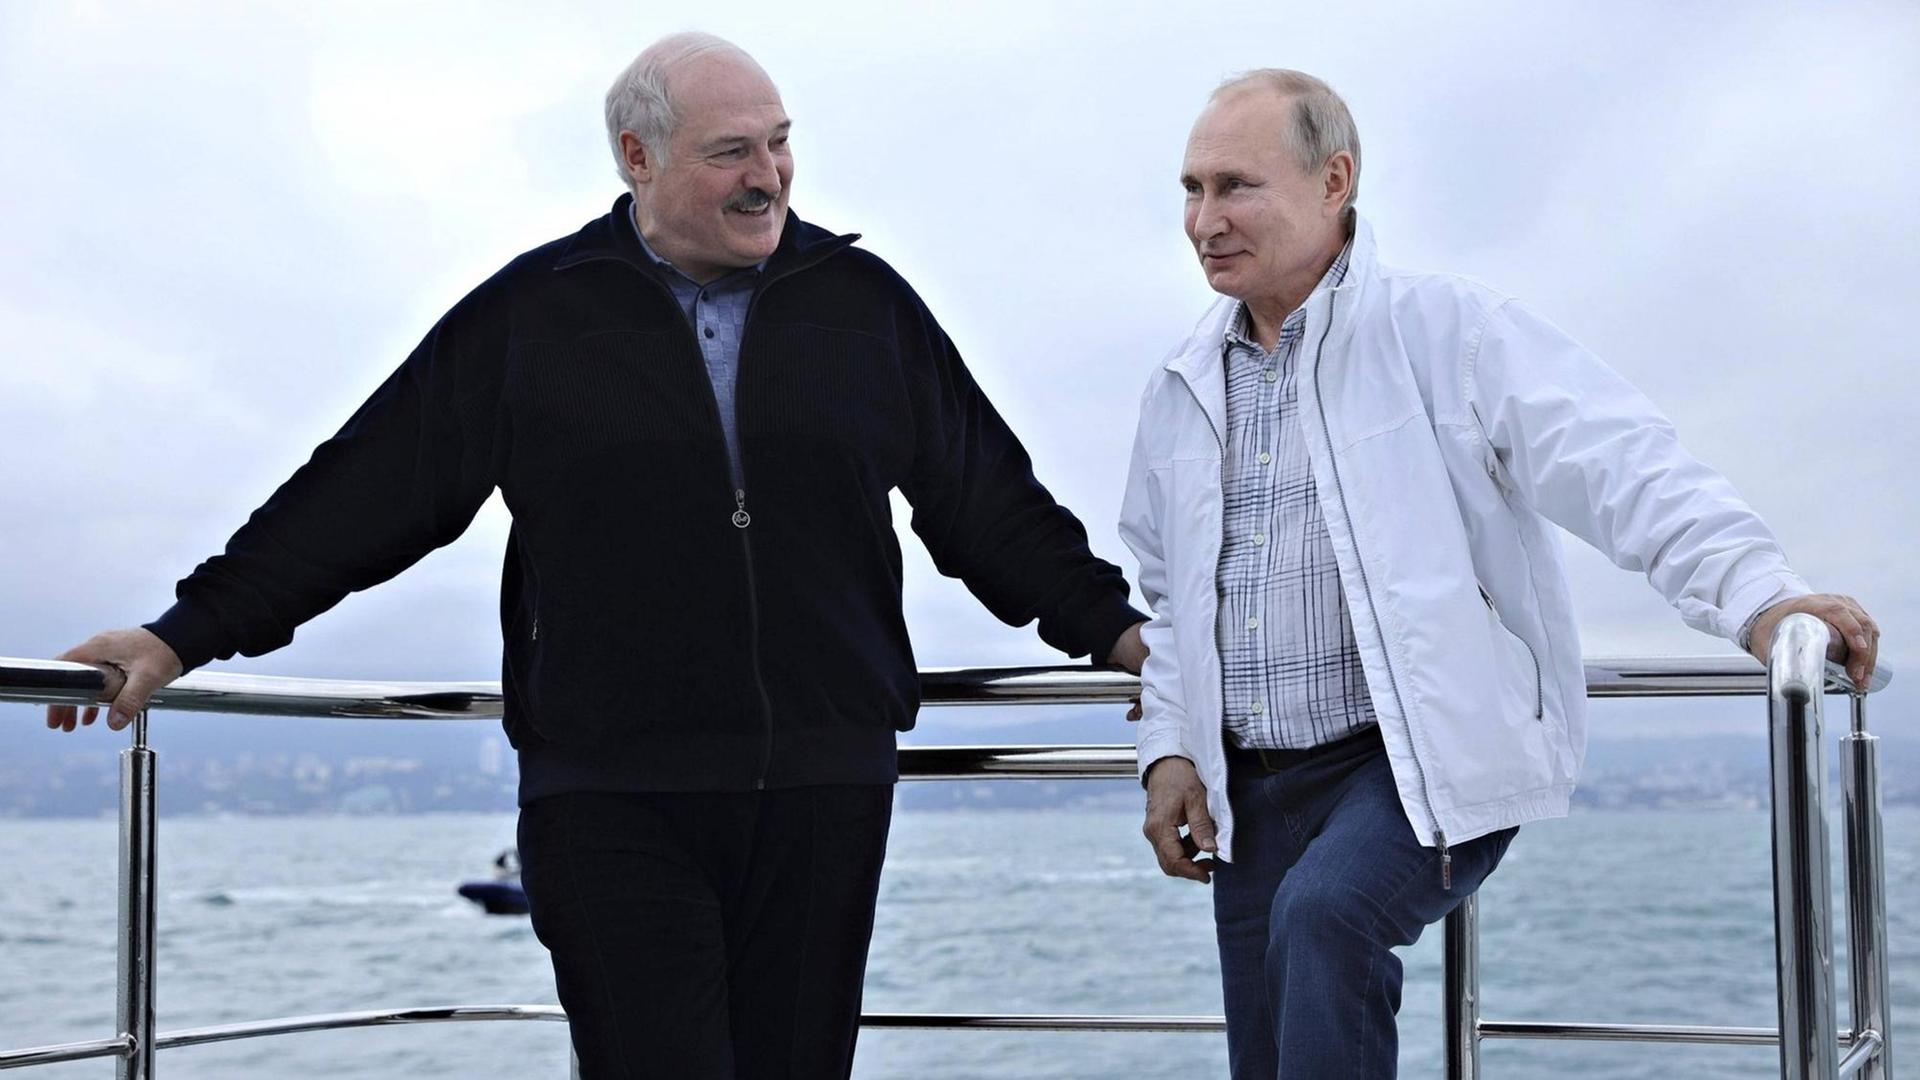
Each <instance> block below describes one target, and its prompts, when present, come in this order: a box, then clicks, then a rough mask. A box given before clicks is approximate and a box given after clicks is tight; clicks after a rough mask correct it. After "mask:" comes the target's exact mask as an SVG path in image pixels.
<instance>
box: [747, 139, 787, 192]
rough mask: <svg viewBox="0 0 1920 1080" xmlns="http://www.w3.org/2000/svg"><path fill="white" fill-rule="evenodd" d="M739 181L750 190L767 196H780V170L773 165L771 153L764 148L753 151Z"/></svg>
mask: <svg viewBox="0 0 1920 1080" xmlns="http://www.w3.org/2000/svg"><path fill="white" fill-rule="evenodd" d="M741 179H742V182H744V183H745V184H746V186H748V187H750V188H758V189H759V190H761V191H764V192H766V193H767V194H769V195H778V194H780V169H779V167H778V166H777V165H775V163H774V160H773V151H772V150H769V149H767V148H766V147H764V146H762V147H759V148H757V149H756V150H754V152H753V159H752V160H751V161H749V162H748V163H747V173H746V175H745V176H744V177H742V178H741Z"/></svg>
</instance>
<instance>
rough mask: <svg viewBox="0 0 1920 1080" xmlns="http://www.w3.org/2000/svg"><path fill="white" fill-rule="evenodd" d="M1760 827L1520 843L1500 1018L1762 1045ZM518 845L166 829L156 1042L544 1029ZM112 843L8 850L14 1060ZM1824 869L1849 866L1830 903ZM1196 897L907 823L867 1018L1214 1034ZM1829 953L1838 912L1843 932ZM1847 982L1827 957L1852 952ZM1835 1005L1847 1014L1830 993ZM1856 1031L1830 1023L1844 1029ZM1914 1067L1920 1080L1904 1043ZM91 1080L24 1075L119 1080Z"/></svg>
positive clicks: (186, 1055)
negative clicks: (1172, 1027) (479, 888)
mask: <svg viewBox="0 0 1920 1080" xmlns="http://www.w3.org/2000/svg"><path fill="white" fill-rule="evenodd" d="M1916 825H1920V810H1916V809H1911V808H1897V809H1894V810H1890V811H1889V813H1888V816H1887V822H1886V836H1887V877H1888V886H1889V898H1888V904H1887V909H1888V916H1889V919H1890V926H1889V938H1890V945H1891V948H1890V957H1891V966H1892V971H1893V980H1894V1002H1895V1019H1896V1026H1895V1031H1894V1037H1895V1040H1896V1047H1898V1046H1902V1045H1906V1043H1905V1040H1904V1038H1903V1037H1909V1036H1910V1037H1912V1038H1920V1034H1916V1033H1920V843H1917V842H1916V838H1917V837H1920V833H1917V832H1916V829H1915V826H1916ZM1768 835H1769V826H1768V820H1767V817H1766V815H1765V814H1764V813H1754V812H1742V811H1691V812H1681V811H1673V812H1667V811H1659V812H1655V811H1639V812H1585V813H1576V815H1575V816H1574V817H1573V818H1571V819H1569V820H1566V821H1561V822H1549V823H1542V824H1539V825H1535V826H1531V827H1529V828H1527V829H1523V830H1522V831H1521V834H1520V837H1519V839H1518V840H1517V841H1516V842H1515V844H1514V846H1513V848H1512V850H1511V851H1510V853H1509V854H1508V856H1507V859H1506V862H1505V864H1504V865H1503V866H1502V867H1501V869H1500V870H1499V872H1498V873H1496V874H1495V875H1494V876H1493V878H1492V879H1491V880H1490V882H1489V883H1488V885H1487V886H1486V888H1485V889H1484V890H1483V891H1482V894H1481V912H1482V914H1481V927H1482V944H1481V966H1482V986H1483V991H1484V992H1483V1002H1484V1004H1483V1011H1484V1015H1485V1016H1486V1017H1487V1018H1489V1019H1502V1020H1583V1021H1596V1020H1599V1021H1619V1022H1639V1023H1694V1024H1728V1025H1743V1026H1754V1027H1771V1026H1773V1025H1774V1023H1775V1016H1774V1008H1775V1005H1774V990H1773V964H1774V960H1773V919H1772V909H1771V900H1770V891H1769V890H1770V884H1769V883H1770V871H1769V863H1768ZM512 837H513V818H512V816H511V815H501V814H473V815H423V816H397V817H310V818H287V817H262V818H191V817H180V816H175V817H167V816H163V817H162V819H161V824H160V875H161V876H160V885H161V894H160V899H159V920H160V922H159V969H158V979H159V985H158V998H157V1002H158V1009H159V1016H160V1025H161V1028H162V1030H163V1031H167V1030H175V1029H179V1028H186V1027H195V1026H200V1025H206V1024H218V1023H227V1022H233V1021H241V1020H250V1019H261V1018H266V1017H276V1016H291V1015H301V1014H310V1013H320V1012H333V1011H342V1010H352V1009H373V1008H387V1007H400V1006H428V1005H446V1004H455V1003H461V1004H500V1003H548V1002H552V1001H553V1000H554V995H553V987H552V981H551V974H550V971H549V969H548V967H547V963H546V957H545V954H544V952H543V951H542V950H541V947H540V944H539V942H538V941H536V940H535V938H534V936H533V932H532V930H531V929H530V927H529V926H528V924H527V921H526V919H524V918H514V917H500V916H486V915H483V914H481V913H480V911H479V910H478V909H477V908H475V907H473V906H472V905H471V904H469V903H467V902H466V901H464V900H461V899H459V898H458V897H456V896H455V895H454V891H453V890H454V887H455V886H456V885H457V884H458V883H459V882H460V881H462V880H464V879H472V878H484V877H486V876H487V874H488V872H489V870H490V862H491V859H492V857H493V856H494V854H495V853H496V852H497V851H498V850H499V849H500V848H502V847H504V846H506V845H507V844H509V843H510V842H511V840H512ZM116 844H117V834H116V828H115V825H114V824H113V822H111V821H48V820H11V821H4V822H0V1047H6V1048H20V1047H24V1046H31V1045H42V1044H47V1043H59V1042H68V1041H77V1040H82V1039H90V1038H99V1037H103V1036H106V1035H109V1034H111V1033H112V1031H113V1026H114V1025H113V1017H114V983H115V960H114V935H115V919H116V901H115V895H114V891H115V877H114V875H115V871H114V859H115V850H116ZM1839 855H1840V848H1839V846H1838V844H1837V842H1836V844H1835V847H1834V857H1835V864H1836V867H1835V872H1836V876H1837V874H1838V863H1839ZM1210 911H1211V909H1210V906H1209V898H1208V894H1207V888H1206V887H1205V886H1203V885H1199V884H1195V883H1192V882H1186V881H1175V880H1172V879H1168V878H1165V877H1162V876H1161V875H1160V873H1159V871H1158V869H1157V868H1156V867H1155V865H1154V862H1153V859H1152V856H1151V854H1150V852H1149V851H1148V849H1147V846H1146V843H1145V841H1143V840H1142V839H1141V838H1140V833H1139V817H1138V813H1137V812H1136V811H1134V810H1132V809H1098V810H1095V809H1078V810H982V811H939V812H933V811H911V812H903V813H900V814H898V815H897V816H896V817H895V820H894V830H893V837H892V843H891V846H890V851H889V855H888V861H887V869H886V875H885V880H884V885H883V888H882V894H881V901H880V913H879V918H878V925H877V927H876V930H875V934H874V944H873V951H872V956H871V961H870V964H869V968H868V977H867V993H866V1007H867V1008H868V1010H870V1011H876V1012H880V1011H884V1012H905V1011H925V1012H986V1013H1000V1012H1069V1013H1152V1014H1182V1015H1190V1014H1217V1013H1218V1012H1219V1011H1220V991H1219V986H1218V971H1219V966H1218V962H1217V959H1216V957H1215V953H1214V946H1213V937H1212V930H1211V922H1210V919H1211V915H1210ZM1835 916H1836V920H1837V921H1838V922H1839V923H1840V925H1839V927H1837V928H1836V936H1837V937H1838V939H1839V940H1841V941H1844V936H1843V935H1844V907H1843V906H1842V905H1838V904H1836V907H1835ZM1439 937H1440V933H1439V930H1438V928H1435V929H1434V930H1433V931H1431V932H1429V934H1428V935H1427V937H1426V938H1424V939H1423V940H1422V941H1421V942H1420V943H1419V944H1417V945H1415V946H1414V947H1412V948H1411V949H1408V950H1406V951H1405V962H1406V973H1407V981H1406V992H1405V1004H1404V1007H1403V1009H1402V1012H1401V1017H1400V1031H1401V1074H1402V1075H1403V1076H1408V1077H1424V1076H1437V1075H1439V1073H1440V1053H1439V1048H1440V1037H1441V1032H1440V1019H1439V1016H1440V950H1439ZM1839 951H1841V952H1842V953H1844V948H1842V949H1840V950H1839ZM1842 987H1843V989H1842V990H1841V994H1840V1000H1841V1001H1842V1002H1844V1001H1845V1000H1846V999H1845V991H1844V971H1843V972H1842ZM1842 1013H1843V1015H1842V1019H1841V1024H1842V1025H1843V1026H1844V1025H1845V1024H1846V1018H1845V1015H1844V1005H1843V1008H1842ZM1911 1045H1912V1046H1913V1049H1912V1050H1911V1051H1909V1054H1920V1043H1913V1044H1911ZM1776 1060H1777V1058H1776V1052H1775V1051H1774V1050H1772V1049H1770V1048H1738V1047H1674V1046H1635V1045H1617V1044H1582V1043H1539V1042H1500V1041H1489V1042H1488V1043H1487V1044H1486V1046H1485V1053H1484V1063H1485V1072H1486V1075H1487V1076H1488V1077H1490V1078H1496V1080H1497V1078H1500V1077H1591V1078H1595V1080H1609V1078H1617V1080H1625V1078H1629V1077H1648V1078H1651V1077H1671V1076H1687V1077H1701V1078H1718V1077H1749V1076H1764V1075H1768V1074H1770V1073H1771V1072H1772V1071H1773V1070H1775V1069H1776V1068H1777V1066H1776ZM111 1070H112V1064H111V1063H110V1062H108V1061H105V1060H95V1061H87V1062H74V1063H69V1064H64V1065H57V1066H48V1067H45V1068H41V1069H34V1070H28V1071H25V1072H22V1073H19V1074H18V1075H20V1076H22V1077H35V1078H40V1077H45V1078H50V1080H58V1078H73V1077H100V1076H107V1075H110V1074H111ZM566 1071H567V1043H566V1030H565V1026H564V1025H562V1024H557V1023H485V1024H436V1025H420V1026H406V1027H393V1028H378V1029H368V1030H359V1031H349V1032H327V1033H320V1034H310V1035H293V1036H286V1037H280V1038H273V1039H264V1040H255V1041H248V1042H238V1043H224V1044H216V1045H211V1046H204V1047H196V1048H191V1049H184V1050H174V1051H166V1052H164V1053H162V1054H161V1055H160V1059H159V1068H158V1075H159V1076H161V1077H193V1078H204V1080H229V1078H231V1080H240V1078H246V1080H257V1078H262V1077H496V1076H497V1077H534V1078H538V1077H554V1078H556V1080H558V1078H560V1077H564V1076H565V1075H566ZM854 1072H855V1076H856V1077H859V1078H861V1080H881V1078H893V1077H900V1078H908V1077H911V1078H914V1080H961V1078H969V1080H971V1078H979V1080H989V1078H999V1080H1015V1078H1017V1080H1038V1078H1060V1080H1066V1078H1106V1077H1116V1078H1125V1080H1153V1078H1174V1077H1181V1078H1186V1077H1217V1076H1224V1075H1225V1072H1226V1051H1225V1044H1224V1040H1223V1038H1222V1037H1221V1036H1219V1035H1217V1034H1198V1035H1188V1034H1131V1033H1120V1034H1099V1033H1047V1032H996V1031H964V1032H925V1031H870V1032H867V1033H865V1034H864V1035H863V1036H862V1038H861V1041H860V1048H859V1059H858V1065H857V1067H856V1069H855V1071H854Z"/></svg>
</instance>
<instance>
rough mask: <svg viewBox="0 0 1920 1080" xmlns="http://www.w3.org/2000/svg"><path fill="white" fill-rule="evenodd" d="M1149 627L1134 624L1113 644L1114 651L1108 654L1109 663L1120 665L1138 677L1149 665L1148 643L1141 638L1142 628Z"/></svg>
mask: <svg viewBox="0 0 1920 1080" xmlns="http://www.w3.org/2000/svg"><path fill="white" fill-rule="evenodd" d="M1145 625H1147V624H1146V623H1143V622H1137V623H1134V624H1133V625H1132V626H1129V627H1127V629H1126V631H1125V632H1124V633H1122V634H1121V635H1120V640H1118V641H1116V642H1114V643H1113V651H1112V652H1110V653H1108V654H1107V663H1109V664H1118V665H1119V666H1121V667H1123V668H1125V669H1127V670H1128V671H1129V672H1131V673H1133V674H1135V675H1138V674H1140V669H1141V668H1142V667H1145V666H1146V663H1147V643H1146V642H1145V641H1143V640H1141V638H1140V628H1141V627H1143V626H1145Z"/></svg>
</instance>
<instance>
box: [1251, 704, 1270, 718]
mask: <svg viewBox="0 0 1920 1080" xmlns="http://www.w3.org/2000/svg"><path fill="white" fill-rule="evenodd" d="M1247 711H1248V712H1250V713H1252V714H1253V715H1255V716H1259V715H1260V714H1261V713H1264V712H1266V711H1267V707H1266V705H1264V704H1262V703H1261V702H1258V701H1256V702H1254V703H1253V704H1251V705H1249V706H1247Z"/></svg>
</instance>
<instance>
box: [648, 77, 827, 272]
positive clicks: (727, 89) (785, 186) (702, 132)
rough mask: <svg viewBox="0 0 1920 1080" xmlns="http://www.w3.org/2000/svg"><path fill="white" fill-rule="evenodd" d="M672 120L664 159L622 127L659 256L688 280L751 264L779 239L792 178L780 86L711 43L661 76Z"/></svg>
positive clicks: (651, 239) (650, 240)
mask: <svg viewBox="0 0 1920 1080" xmlns="http://www.w3.org/2000/svg"><path fill="white" fill-rule="evenodd" d="M668 82H669V84H670V86H671V96H672V100H673V104H674V112H675V114H676V115H677V116H678V118H679V123H678V125H677V126H676V127H675V128H674V132H673V136H672V138H671V140H670V141H669V142H668V145H667V152H666V154H665V155H664V159H663V157H662V156H661V155H656V154H654V153H652V152H651V151H649V150H648V149H647V148H646V147H645V146H644V145H642V144H641V142H640V140H639V138H638V137H637V136H635V135H634V134H633V133H632V132H622V133H621V136H620V140H621V151H622V154H623V156H624V158H625V160H626V164H627V172H628V175H629V176H630V177H631V178H632V180H633V198H634V204H633V205H634V219H635V220H636V221H637V222H638V223H639V226H640V232H641V235H643V236H645V237H646V238H647V243H648V245H650V246H651V247H652V248H653V250H654V252H655V253H656V254H658V255H659V256H660V257H661V258H663V259H665V260H667V261H668V262H670V263H672V264H673V265H674V266H675V267H676V268H677V269H678V270H679V271H680V272H681V273H683V274H686V275H687V276H688V277H690V278H693V279H694V280H695V281H700V282H706V281H711V280H713V279H714V278H717V277H720V276H721V275H723V274H725V273H727V272H728V271H731V270H737V269H739V268H741V267H745V266H753V265H755V264H757V263H759V262H761V261H762V260H764V259H766V258H767V257H768V256H769V255H772V254H773V249H774V248H775V247H776V246H778V245H779V243H780V230H781V228H782V227H783V226H784V225H785V223H786V216H787V199H788V195H789V188H790V185H791V184H792V183H793V154H792V152H791V150H790V149H789V148H788V146H787V129H788V128H789V127H790V126H791V121H789V120H788V119H787V112H786V109H785V108H784V107H783V106H782V105H781V104H780V91H779V90H778V89H776V88H775V87H774V85H773V81H772V80H771V79H769V78H767V75H766V72H764V71H761V70H760V66H759V65H758V64H755V63H754V62H753V60H752V59H750V58H749V57H747V55H746V54H744V53H739V52H734V51H730V50H715V51H711V52H705V53H701V54H699V55H697V56H693V57H691V58H689V59H687V60H685V61H683V62H682V63H680V64H678V65H676V66H675V67H674V68H673V70H672V73H671V74H670V75H669V77H668Z"/></svg>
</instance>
